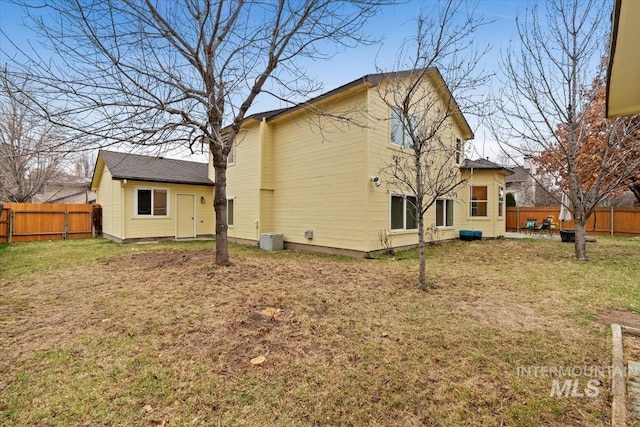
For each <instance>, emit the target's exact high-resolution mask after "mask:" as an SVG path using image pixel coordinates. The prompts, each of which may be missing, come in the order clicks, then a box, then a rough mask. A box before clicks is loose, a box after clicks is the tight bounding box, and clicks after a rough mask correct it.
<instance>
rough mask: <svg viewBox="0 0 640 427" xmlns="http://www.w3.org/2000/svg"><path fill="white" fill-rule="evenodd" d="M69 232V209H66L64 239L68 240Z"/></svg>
mask: <svg viewBox="0 0 640 427" xmlns="http://www.w3.org/2000/svg"><path fill="white" fill-rule="evenodd" d="M68 232H69V211H64V230H62V240H67V233H68Z"/></svg>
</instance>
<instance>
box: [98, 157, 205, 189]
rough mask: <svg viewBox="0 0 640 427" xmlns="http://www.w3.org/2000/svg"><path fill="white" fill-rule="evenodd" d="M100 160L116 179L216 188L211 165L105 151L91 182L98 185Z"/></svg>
mask: <svg viewBox="0 0 640 427" xmlns="http://www.w3.org/2000/svg"><path fill="white" fill-rule="evenodd" d="M100 159H102V161H103V162H104V164H105V165H106V166H107V168H108V169H109V172H110V173H111V176H112V178H113V179H118V180H120V179H130V180H135V181H150V182H166V183H172V184H192V185H211V186H212V185H214V184H213V182H212V181H211V180H210V179H209V177H208V165H207V164H206V163H198V162H190V161H186V160H176V159H165V158H163V157H153V156H143V155H139V154H130V153H119V152H115V151H105V150H100V152H99V153H98V160H97V161H96V168H95V169H94V176H93V180H92V182H94V181H95V178H96V171H97V170H98V164H99V162H100ZM92 187H93V186H92Z"/></svg>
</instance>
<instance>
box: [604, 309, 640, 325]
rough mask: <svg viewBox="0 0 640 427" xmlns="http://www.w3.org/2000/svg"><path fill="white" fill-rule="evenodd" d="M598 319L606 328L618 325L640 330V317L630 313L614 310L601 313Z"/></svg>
mask: <svg viewBox="0 0 640 427" xmlns="http://www.w3.org/2000/svg"><path fill="white" fill-rule="evenodd" d="M597 319H598V322H600V323H602V324H603V325H605V326H610V325H612V324H613V323H617V324H618V325H622V326H630V327H632V328H637V329H640V315H638V314H636V313H632V312H630V311H622V310H613V311H608V312H606V313H599V314H598V315H597Z"/></svg>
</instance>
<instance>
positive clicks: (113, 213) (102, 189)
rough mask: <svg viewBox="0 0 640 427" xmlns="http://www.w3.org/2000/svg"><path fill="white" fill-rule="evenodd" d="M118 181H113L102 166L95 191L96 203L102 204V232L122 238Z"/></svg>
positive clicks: (107, 170)
mask: <svg viewBox="0 0 640 427" xmlns="http://www.w3.org/2000/svg"><path fill="white" fill-rule="evenodd" d="M120 200H121V191H120V181H113V180H112V179H111V173H110V172H109V169H108V168H107V167H106V166H104V167H103V168H102V174H101V177H100V183H99V185H98V189H97V191H96V203H98V204H99V205H101V206H102V232H103V233H105V234H108V235H110V236H113V237H115V238H118V239H122V238H123V236H122V215H121V208H122V207H121V203H120Z"/></svg>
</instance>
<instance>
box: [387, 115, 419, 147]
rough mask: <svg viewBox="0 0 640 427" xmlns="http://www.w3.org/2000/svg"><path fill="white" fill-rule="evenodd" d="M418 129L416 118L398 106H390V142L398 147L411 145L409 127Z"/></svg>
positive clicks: (415, 130)
mask: <svg viewBox="0 0 640 427" xmlns="http://www.w3.org/2000/svg"><path fill="white" fill-rule="evenodd" d="M410 127H411V129H413V132H414V133H415V132H417V130H418V118H417V117H416V116H414V115H412V114H405V113H404V112H403V111H402V110H401V109H400V108H396V107H394V108H391V143H392V144H393V145H397V146H399V147H412V146H413V140H412V139H411V134H410V132H409V129H410Z"/></svg>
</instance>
